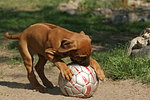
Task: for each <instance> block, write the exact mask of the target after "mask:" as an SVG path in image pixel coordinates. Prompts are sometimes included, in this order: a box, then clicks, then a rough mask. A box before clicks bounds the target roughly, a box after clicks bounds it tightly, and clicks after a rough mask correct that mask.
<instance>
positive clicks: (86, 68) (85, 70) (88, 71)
mask: <svg viewBox="0 0 150 100" xmlns="http://www.w3.org/2000/svg"><path fill="white" fill-rule="evenodd" d="M82 70H83V72H85V73H87V74H90V69H89V70H88V67H86V66H84V67H82Z"/></svg>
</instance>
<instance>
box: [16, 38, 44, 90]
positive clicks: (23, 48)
mask: <svg viewBox="0 0 150 100" xmlns="http://www.w3.org/2000/svg"><path fill="white" fill-rule="evenodd" d="M18 49H19V52H20V54H21V56H22V58H23V61H24V65H25V67H26V69H27V74H28V75H27V77H28V80H29V81H30V83H31V84H32V85H33V87H34V88H35V89H36V90H37V91H39V92H46V88H45V87H43V86H42V85H40V84H39V82H38V81H37V79H36V76H35V74H34V71H33V55H32V54H31V53H30V52H29V49H28V45H27V42H26V41H25V40H24V39H20V40H19V43H18Z"/></svg>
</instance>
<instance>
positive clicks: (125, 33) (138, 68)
mask: <svg viewBox="0 0 150 100" xmlns="http://www.w3.org/2000/svg"><path fill="white" fill-rule="evenodd" d="M8 1H11V3H12V4H13V3H15V4H14V5H11V3H10V2H8ZM13 1H14V0H13ZM13 1H12V0H2V2H5V3H3V4H0V7H1V10H2V11H1V12H0V13H1V14H0V23H1V24H0V40H2V41H3V40H6V38H5V37H4V33H5V32H7V31H8V32H10V33H11V34H15V33H21V32H22V31H23V30H24V29H26V28H27V27H29V26H30V25H31V24H34V23H37V22H46V23H51V24H55V25H58V26H61V27H64V28H66V29H69V30H71V31H75V32H80V31H84V32H85V33H86V34H87V35H89V36H90V38H91V39H92V44H96V45H102V46H104V47H107V48H111V49H110V50H105V51H102V52H100V51H95V52H93V54H92V55H91V57H92V58H94V59H96V60H97V61H98V63H99V64H100V65H101V67H102V69H103V70H104V72H105V74H106V76H107V77H108V78H112V79H113V80H117V79H138V80H142V82H143V83H149V82H150V67H149V62H148V60H147V59H145V60H144V59H143V58H140V57H139V58H136V59H131V58H126V57H125V55H126V53H125V45H126V43H127V42H128V40H130V39H131V38H133V37H135V36H138V35H139V34H140V32H141V31H142V30H143V29H144V28H145V27H146V26H147V25H148V24H149V22H150V21H148V22H145V23H142V22H133V23H127V24H124V25H121V24H118V25H115V26H113V25H109V24H103V23H101V21H102V19H103V18H101V17H96V16H93V15H91V14H90V12H83V13H81V14H79V15H74V16H71V15H68V14H66V13H63V12H60V11H58V10H57V9H56V5H55V4H57V3H58V1H56V2H55V3H49V2H51V1H52V0H41V1H40V0H39V1H37V2H34V3H29V2H27V1H26V0H22V1H19V0H15V2H13ZM33 1H34V0H33ZM19 2H23V3H19ZM7 4H8V5H7ZM18 4H21V5H22V6H21V5H18ZM51 4H54V6H51ZM24 5H27V6H26V7H25V6H24ZM32 6H33V8H32ZM14 9H16V10H14ZM21 9H24V10H23V11H22V10H21ZM28 9H30V11H27V10H28ZM37 9H38V10H37ZM125 37H129V38H128V39H125V40H124V39H122V38H125ZM118 43H119V45H118ZM120 45H121V46H120ZM8 48H9V49H17V41H13V42H10V44H9V45H8ZM21 59H22V58H21V57H20V56H14V57H13V59H12V60H9V61H8V62H7V63H14V62H15V63H22V60H21Z"/></svg>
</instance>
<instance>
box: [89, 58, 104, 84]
mask: <svg viewBox="0 0 150 100" xmlns="http://www.w3.org/2000/svg"><path fill="white" fill-rule="evenodd" d="M90 66H91V67H92V68H93V69H94V70H95V72H96V74H97V76H98V78H99V79H100V80H101V81H103V80H104V79H105V75H104V72H103V70H102V69H101V67H100V66H99V64H98V63H97V61H96V60H94V59H92V58H90Z"/></svg>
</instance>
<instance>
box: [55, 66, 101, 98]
mask: <svg viewBox="0 0 150 100" xmlns="http://www.w3.org/2000/svg"><path fill="white" fill-rule="evenodd" d="M68 67H69V68H70V69H71V70H72V71H73V72H74V75H73V77H72V79H71V80H65V79H63V78H62V76H61V73H60V74H59V79H58V84H59V87H60V89H61V91H62V93H63V94H64V95H67V96H72V97H83V98H84V97H91V96H92V95H93V94H94V92H95V91H96V89H97V87H98V80H97V76H96V73H95V72H94V70H93V69H92V68H91V67H90V66H87V67H86V66H81V65H78V64H71V65H68Z"/></svg>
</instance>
